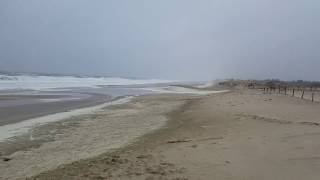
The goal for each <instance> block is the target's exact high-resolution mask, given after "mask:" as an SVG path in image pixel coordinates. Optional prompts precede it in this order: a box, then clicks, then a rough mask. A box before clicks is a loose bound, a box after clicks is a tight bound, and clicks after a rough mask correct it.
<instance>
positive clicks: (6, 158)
mask: <svg viewBox="0 0 320 180" xmlns="http://www.w3.org/2000/svg"><path fill="white" fill-rule="evenodd" d="M2 160H3V161H4V162H8V161H11V160H12V159H11V158H8V157H5V158H3V159H2Z"/></svg>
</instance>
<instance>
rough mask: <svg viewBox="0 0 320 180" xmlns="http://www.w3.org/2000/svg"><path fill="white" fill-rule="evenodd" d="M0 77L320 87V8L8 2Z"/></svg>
mask: <svg viewBox="0 0 320 180" xmlns="http://www.w3.org/2000/svg"><path fill="white" fill-rule="evenodd" d="M0 70H6V71H33V72H49V73H69V74H70V73H75V74H90V75H107V76H122V77H138V78H162V79H190V80H195V79H201V80H206V79H216V78H230V77H234V78H259V79H264V78H281V79H308V80H320V1H319V0H94V1H92V0H1V1H0Z"/></svg>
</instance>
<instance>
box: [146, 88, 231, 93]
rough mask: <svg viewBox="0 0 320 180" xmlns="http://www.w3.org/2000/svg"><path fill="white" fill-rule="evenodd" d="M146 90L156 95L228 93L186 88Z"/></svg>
mask: <svg viewBox="0 0 320 180" xmlns="http://www.w3.org/2000/svg"><path fill="white" fill-rule="evenodd" d="M145 90H149V91H153V92H156V93H169V94H195V95H208V94H214V93H222V92H228V90H223V91H209V90H198V89H192V88H185V87H179V86H168V87H154V88H145Z"/></svg>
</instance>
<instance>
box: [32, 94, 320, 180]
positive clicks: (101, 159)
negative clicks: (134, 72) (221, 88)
mask: <svg viewBox="0 0 320 180" xmlns="http://www.w3.org/2000/svg"><path fill="white" fill-rule="evenodd" d="M185 100H186V102H185V103H184V104H183V105H182V106H180V108H177V109H176V110H174V111H171V112H170V113H168V114H167V115H168V117H169V121H168V122H167V125H166V126H164V128H161V129H159V130H157V131H154V132H152V133H149V134H147V135H145V136H143V137H141V138H139V139H138V141H136V142H135V143H133V144H131V145H128V146H125V147H124V148H120V149H117V150H116V151H113V152H110V153H105V154H102V155H100V156H97V157H94V158H90V159H86V160H81V161H78V162H74V163H72V164H67V165H62V166H60V167H59V168H58V169H56V170H52V171H48V172H44V173H41V174H40V175H38V176H35V177H34V178H35V179H137V180H138V179H204V180H206V179H249V180H251V179H252V180H256V179H288V180H289V179H290V180H292V179H293V180H295V179H297V180H298V179H311V180H313V179H314V180H316V179H317V178H318V177H319V169H318V166H316V164H317V163H318V158H317V157H319V156H320V154H319V151H318V150H319V149H318V147H320V144H319V143H318V141H317V139H318V138H319V134H320V130H319V127H318V125H319V122H318V121H319V120H318V116H319V113H318V109H319V107H320V105H319V104H318V103H312V102H308V101H303V100H301V99H297V98H291V97H288V96H278V95H270V94H264V93H263V92H261V91H255V90H233V91H231V92H227V93H222V94H212V95H207V96H201V97H200V96H198V97H192V98H187V99H185ZM31 179H32V178H31Z"/></svg>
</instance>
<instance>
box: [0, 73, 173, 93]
mask: <svg viewBox="0 0 320 180" xmlns="http://www.w3.org/2000/svg"><path fill="white" fill-rule="evenodd" d="M170 82H171V81H168V80H157V79H149V80H138V79H125V78H116V77H75V76H33V75H15V76H11V75H3V74H2V75H1V74H0V90H10V89H31V90H47V89H50V90H52V89H57V88H60V89H66V88H72V87H93V88H94V87H98V86H103V85H137V84H156V83H170Z"/></svg>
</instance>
